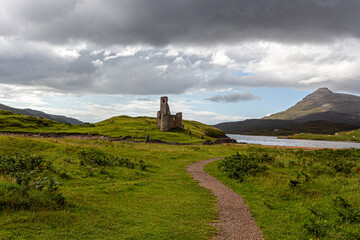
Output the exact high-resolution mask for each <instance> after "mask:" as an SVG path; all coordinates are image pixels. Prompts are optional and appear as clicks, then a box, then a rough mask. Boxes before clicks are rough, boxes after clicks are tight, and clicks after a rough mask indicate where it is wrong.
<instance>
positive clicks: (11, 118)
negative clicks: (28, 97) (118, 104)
mask: <svg viewBox="0 0 360 240" xmlns="http://www.w3.org/2000/svg"><path fill="white" fill-rule="evenodd" d="M183 124H184V130H178V129H173V130H170V131H169V132H161V131H160V130H159V129H158V128H157V124H156V118H150V117H128V116H118V117H113V118H110V119H107V120H104V121H102V122H99V123H96V124H81V125H71V124H64V123H59V122H56V121H52V120H48V119H44V118H37V117H30V116H25V115H20V114H15V113H12V112H9V111H2V110H0V132H30V133H34V132H36V133H61V134H65V135H66V134H67V133H69V134H76V133H78V134H96V135H102V136H109V137H115V138H124V137H129V138H132V139H138V140H139V141H144V139H145V138H146V136H147V134H149V135H150V139H151V140H153V139H158V140H161V141H167V142H179V143H201V142H203V141H204V140H214V138H226V136H225V134H224V132H222V131H221V130H219V129H216V128H214V127H211V126H208V125H205V124H202V123H199V122H195V121H187V120H184V121H183ZM188 129H189V130H188ZM189 131H191V134H190V132H189ZM201 136H203V138H204V139H201Z"/></svg>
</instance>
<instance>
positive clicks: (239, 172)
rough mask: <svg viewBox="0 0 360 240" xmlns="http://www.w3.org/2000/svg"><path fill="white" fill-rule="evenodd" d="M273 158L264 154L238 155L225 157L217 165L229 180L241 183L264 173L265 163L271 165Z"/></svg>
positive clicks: (265, 169)
mask: <svg viewBox="0 0 360 240" xmlns="http://www.w3.org/2000/svg"><path fill="white" fill-rule="evenodd" d="M273 161H274V157H273V156H271V155H269V154H267V153H265V154H253V153H252V154H249V155H246V154H239V153H237V154H236V155H232V156H230V157H226V158H225V159H223V160H221V161H220V162H219V164H218V168H219V169H220V170H221V171H223V172H225V173H226V174H227V175H228V176H229V177H230V178H234V179H237V180H239V181H240V182H243V181H244V180H245V179H246V177H247V176H255V175H256V174H258V173H262V172H266V171H267V169H268V167H267V166H266V164H267V163H272V162H273Z"/></svg>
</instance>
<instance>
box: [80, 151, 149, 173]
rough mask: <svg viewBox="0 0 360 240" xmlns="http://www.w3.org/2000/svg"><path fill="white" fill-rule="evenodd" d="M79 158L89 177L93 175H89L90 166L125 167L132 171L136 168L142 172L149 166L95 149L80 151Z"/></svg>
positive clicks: (142, 161)
mask: <svg viewBox="0 0 360 240" xmlns="http://www.w3.org/2000/svg"><path fill="white" fill-rule="evenodd" d="M79 156H80V165H81V166H85V167H86V168H87V173H88V175H89V176H93V175H94V173H91V174H90V170H89V166H91V167H92V168H93V167H106V166H110V167H126V168H130V169H134V168H135V167H138V168H139V169H140V170H142V171H146V169H147V168H148V167H149V166H150V165H149V164H148V163H146V162H145V161H144V160H135V161H132V160H130V159H128V158H119V157H115V156H113V155H110V154H107V153H104V152H103V151H101V150H98V149H95V148H91V149H87V150H81V151H80V152H79ZM93 172H94V171H93Z"/></svg>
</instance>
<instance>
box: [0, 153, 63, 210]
mask: <svg viewBox="0 0 360 240" xmlns="http://www.w3.org/2000/svg"><path fill="white" fill-rule="evenodd" d="M0 175H2V176H4V177H5V179H7V182H3V183H1V186H0V210H2V209H30V208H31V209H37V208H39V207H41V208H52V209H54V208H59V207H62V206H64V204H65V198H64V197H63V196H62V194H61V193H59V192H58V190H59V186H60V185H61V183H60V182H58V181H57V180H56V171H55V169H54V167H53V165H52V163H51V162H49V161H46V160H45V159H44V158H42V157H39V156H29V155H21V156H15V155H14V156H13V155H1V156H0Z"/></svg>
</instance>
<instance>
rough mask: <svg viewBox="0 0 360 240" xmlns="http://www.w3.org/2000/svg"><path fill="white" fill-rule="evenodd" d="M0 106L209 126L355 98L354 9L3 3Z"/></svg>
mask: <svg viewBox="0 0 360 240" xmlns="http://www.w3.org/2000/svg"><path fill="white" fill-rule="evenodd" d="M0 4H1V8H0V103H3V104H6V105H9V106H13V107H20V108H33V109H37V110H42V111H46V112H48V113H52V114H61V115H66V116H71V117H75V118H78V119H80V120H83V121H88V122H98V121H101V120H104V119H106V118H109V117H111V116H117V115H130V116H143V115H145V116H156V111H157V110H158V108H159V106H158V105H159V98H160V96H163V95H167V96H169V101H170V109H171V111H172V112H179V111H181V112H183V116H184V118H185V119H192V120H198V121H202V122H205V123H209V124H213V123H219V122H224V121H235V120H242V119H245V118H260V117H263V116H265V115H267V114H270V113H275V112H278V111H282V110H285V109H286V108H288V107H290V106H291V105H293V104H295V103H296V102H298V101H299V100H301V99H302V98H303V97H305V96H306V95H307V94H309V93H311V92H312V91H314V90H316V89H317V88H319V87H328V88H330V89H331V90H333V91H336V92H345V93H351V94H356V95H359V94H360V84H359V80H360V76H359V75H360V54H359V53H360V24H359V22H360V14H359V12H360V1H358V0H346V1H344V0H301V1H297V0H224V1H219V0H172V1H170V0H167V1H166V0H151V1H149V0H51V1H49V0H31V1H28V0H11V1H10V0H0Z"/></svg>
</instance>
